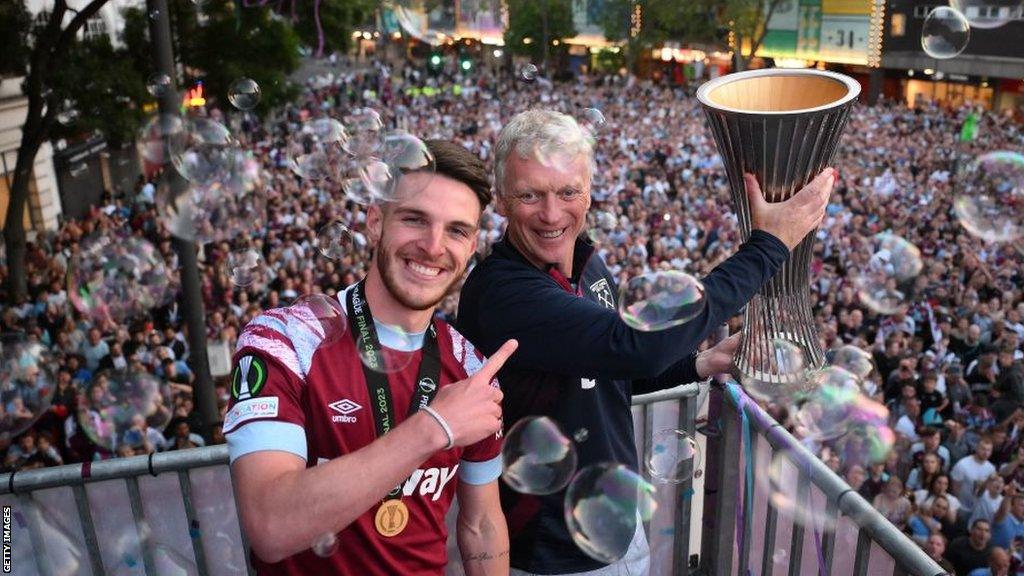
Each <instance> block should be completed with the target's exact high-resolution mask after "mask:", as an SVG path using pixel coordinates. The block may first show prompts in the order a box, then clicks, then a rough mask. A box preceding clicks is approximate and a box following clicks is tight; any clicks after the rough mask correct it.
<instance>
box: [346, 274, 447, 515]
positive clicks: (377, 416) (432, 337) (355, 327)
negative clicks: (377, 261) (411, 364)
mask: <svg viewBox="0 0 1024 576" xmlns="http://www.w3.org/2000/svg"><path fill="white" fill-rule="evenodd" d="M364 282H365V281H360V282H359V283H358V284H356V285H355V286H353V287H352V289H351V290H349V291H348V294H347V295H346V298H345V306H346V308H347V310H348V317H349V321H350V323H351V326H350V331H351V332H352V338H353V339H354V340H355V343H356V349H358V350H359V353H360V356H362V358H363V376H364V377H365V379H366V389H367V392H369V394H370V404H371V406H370V412H372V413H373V424H374V428H375V429H376V431H377V438H380V437H381V436H384V435H385V434H387V433H388V431H390V430H391V428H393V427H394V426H395V412H394V406H393V404H394V403H393V402H392V399H391V385H390V384H389V382H388V377H387V376H386V375H385V374H383V373H382V372H381V370H383V369H384V363H385V362H386V359H385V357H384V354H383V352H382V346H381V343H380V340H379V339H378V337H377V328H376V326H374V324H373V314H371V313H370V305H369V303H368V302H367V301H366V294H365V288H364V286H363V284H364ZM429 383H433V385H430V384H429ZM440 386H441V354H440V352H439V350H438V347H437V328H436V327H435V326H434V322H433V321H431V323H430V326H429V327H428V328H427V333H426V335H425V337H424V340H423V359H422V360H421V361H420V368H419V373H418V374H417V375H416V389H415V390H414V391H413V395H412V400H411V401H410V403H409V411H408V413H407V414H406V418H408V417H409V416H412V415H413V414H415V413H416V411H417V410H419V409H420V408H421V407H423V406H426V405H428V404H430V401H431V400H433V399H434V396H435V395H436V394H437V389H438V388H439V387H440ZM401 497H402V484H399V485H398V486H396V487H395V489H394V490H392V491H391V492H390V493H388V495H387V496H386V497H385V498H384V499H385V500H391V499H401Z"/></svg>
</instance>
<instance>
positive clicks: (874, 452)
mask: <svg viewBox="0 0 1024 576" xmlns="http://www.w3.org/2000/svg"><path fill="white" fill-rule="evenodd" d="M831 368H832V370H831V371H828V370H822V371H819V373H818V382H819V383H820V385H819V386H818V387H817V388H816V389H815V390H814V392H813V393H812V394H811V395H810V396H809V397H808V398H807V400H806V402H804V403H803V404H802V405H801V406H800V407H799V409H798V410H797V412H796V414H795V417H794V421H795V429H796V432H797V434H798V435H799V436H800V437H802V438H805V439H806V440H807V441H810V442H811V444H812V445H813V446H815V447H820V446H822V445H825V444H828V445H832V446H834V447H835V449H836V451H837V452H838V453H839V455H840V459H841V461H842V462H843V464H844V465H847V466H849V465H853V464H858V465H862V466H868V465H870V464H872V463H875V462H880V461H882V460H883V459H884V458H885V456H886V454H887V453H888V452H889V449H890V448H892V445H893V443H894V441H895V434H894V433H893V431H892V430H891V429H890V428H889V411H888V410H887V409H886V408H885V406H883V405H881V404H879V403H878V402H875V401H874V400H872V399H870V398H868V397H867V396H866V395H864V393H863V392H861V389H860V382H859V380H857V378H856V376H854V375H853V374H850V373H849V372H846V371H845V370H842V369H841V368H836V367H831Z"/></svg>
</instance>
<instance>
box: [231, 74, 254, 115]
mask: <svg viewBox="0 0 1024 576" xmlns="http://www.w3.org/2000/svg"><path fill="white" fill-rule="evenodd" d="M228 101H229V102H231V105H232V106H234V107H235V108H238V109H239V110H252V109H253V108H255V107H256V105H258V104H259V103H260V85H259V84H257V83H256V81H255V80H253V79H252V78H239V79H238V80H235V81H234V82H232V83H231V86H228Z"/></svg>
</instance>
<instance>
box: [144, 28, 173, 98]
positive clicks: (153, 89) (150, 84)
mask: <svg viewBox="0 0 1024 576" xmlns="http://www.w3.org/2000/svg"><path fill="white" fill-rule="evenodd" d="M154 12H158V11H157V10H154ZM170 89H171V77H170V76H168V75H167V74H160V73H157V74H153V75H152V76H150V77H149V79H148V80H146V90H147V91H148V92H149V93H150V94H152V95H153V96H154V97H156V98H160V97H161V96H163V95H164V94H166V93H167V92H168V91H169V90H170Z"/></svg>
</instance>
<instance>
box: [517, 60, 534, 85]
mask: <svg viewBox="0 0 1024 576" xmlns="http://www.w3.org/2000/svg"><path fill="white" fill-rule="evenodd" d="M519 79H520V80H522V81H523V82H527V83H532V82H534V81H536V80H537V65H536V64H533V63H528V64H523V65H522V66H521V67H520V68H519Z"/></svg>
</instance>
